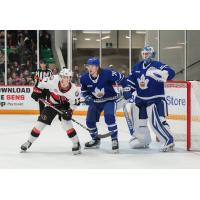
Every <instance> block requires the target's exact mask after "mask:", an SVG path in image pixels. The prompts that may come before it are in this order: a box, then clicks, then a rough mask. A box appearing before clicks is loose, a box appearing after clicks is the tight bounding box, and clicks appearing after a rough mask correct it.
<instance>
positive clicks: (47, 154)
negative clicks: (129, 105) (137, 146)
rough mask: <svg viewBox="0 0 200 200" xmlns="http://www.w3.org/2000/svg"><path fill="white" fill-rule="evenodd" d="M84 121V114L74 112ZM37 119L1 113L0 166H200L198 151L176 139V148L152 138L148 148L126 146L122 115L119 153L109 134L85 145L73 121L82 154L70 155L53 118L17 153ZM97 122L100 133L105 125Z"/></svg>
mask: <svg viewBox="0 0 200 200" xmlns="http://www.w3.org/2000/svg"><path fill="white" fill-rule="evenodd" d="M74 119H76V120H77V121H79V122H81V123H82V124H85V116H83V117H81V116H74ZM36 120H37V116H36V115H0V121H1V126H0V168H1V169H45V168H46V169H67V168H70V169H76V168H78V169H89V168H95V169H111V168H114V169H146V168H149V169H157V168H161V169H164V168H165V169H176V168H183V169H195V168H200V152H187V151H186V150H185V147H184V144H183V143H176V147H175V151H173V152H168V153H162V152H159V144H158V143H157V142H155V141H154V142H152V144H151V145H150V148H149V149H145V150H133V149H130V148H129V145H128V141H129V139H130V135H129V133H128V128H127V125H126V121H125V119H124V118H117V124H118V129H119V145H120V153H119V154H113V153H112V151H111V141H110V138H106V139H102V140H101V147H100V149H87V150H86V149H84V143H85V142H86V141H88V140H90V137H89V133H88V132H87V131H86V130H84V129H83V128H81V127H80V126H79V125H76V124H74V125H75V128H76V130H77V133H78V135H79V138H80V141H81V145H82V154H80V155H73V154H72V152H71V146H72V143H71V141H70V140H69V139H68V137H67V135H66V133H65V132H64V131H63V130H62V128H61V126H60V122H59V120H58V119H57V118H56V119H55V120H54V121H53V123H52V126H47V127H46V129H45V130H44V131H43V132H42V133H41V136H40V138H39V139H38V140H37V141H36V142H35V143H34V144H33V145H32V146H31V148H30V149H29V150H28V151H27V152H26V153H20V146H21V144H23V143H24V142H25V141H26V140H27V138H28V137H29V134H30V131H31V129H32V127H33V126H34V124H35V121H36ZM103 122H104V121H103V118H102V117H101V122H100V123H99V125H98V127H99V133H106V132H107V128H106V126H105V124H104V123H103Z"/></svg>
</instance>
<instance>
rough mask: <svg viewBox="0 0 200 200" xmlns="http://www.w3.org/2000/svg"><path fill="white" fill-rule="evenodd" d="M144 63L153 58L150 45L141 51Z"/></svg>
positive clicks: (153, 53) (153, 52) (152, 50)
mask: <svg viewBox="0 0 200 200" xmlns="http://www.w3.org/2000/svg"><path fill="white" fill-rule="evenodd" d="M141 55H142V59H143V60H144V64H149V63H150V62H151V61H152V60H153V58H155V51H154V49H153V47H151V46H145V47H144V48H143V49H142V51H141Z"/></svg>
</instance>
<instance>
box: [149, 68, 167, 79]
mask: <svg viewBox="0 0 200 200" xmlns="http://www.w3.org/2000/svg"><path fill="white" fill-rule="evenodd" d="M146 76H149V77H151V78H153V79H154V80H156V81H159V82H166V81H167V78H168V76H169V74H168V71H166V70H159V69H156V68H153V69H152V68H149V69H148V70H147V72H146Z"/></svg>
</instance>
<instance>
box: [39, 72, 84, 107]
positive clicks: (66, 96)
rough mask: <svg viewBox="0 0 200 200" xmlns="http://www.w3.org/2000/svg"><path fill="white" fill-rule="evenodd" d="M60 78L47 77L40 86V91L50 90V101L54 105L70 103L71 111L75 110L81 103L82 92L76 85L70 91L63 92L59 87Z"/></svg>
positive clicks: (55, 76)
mask: <svg viewBox="0 0 200 200" xmlns="http://www.w3.org/2000/svg"><path fill="white" fill-rule="evenodd" d="M59 81H60V77H59V75H54V76H51V77H46V78H44V79H43V81H42V82H40V83H39V84H38V86H37V87H38V88H40V89H48V90H49V92H50V98H49V101H50V102H51V103H53V104H59V103H61V102H69V103H70V107H71V109H75V108H76V106H77V104H78V103H79V101H80V90H79V88H78V87H76V85H75V84H73V83H71V88H70V89H69V90H68V91H63V90H62V89H61V88H60V87H59Z"/></svg>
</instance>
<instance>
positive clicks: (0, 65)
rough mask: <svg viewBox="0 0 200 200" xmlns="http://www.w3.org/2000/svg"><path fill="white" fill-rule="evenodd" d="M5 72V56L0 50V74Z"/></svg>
mask: <svg viewBox="0 0 200 200" xmlns="http://www.w3.org/2000/svg"><path fill="white" fill-rule="evenodd" d="M4 72H5V56H4V52H3V51H2V50H0V76H4V75H3V74H4Z"/></svg>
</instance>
